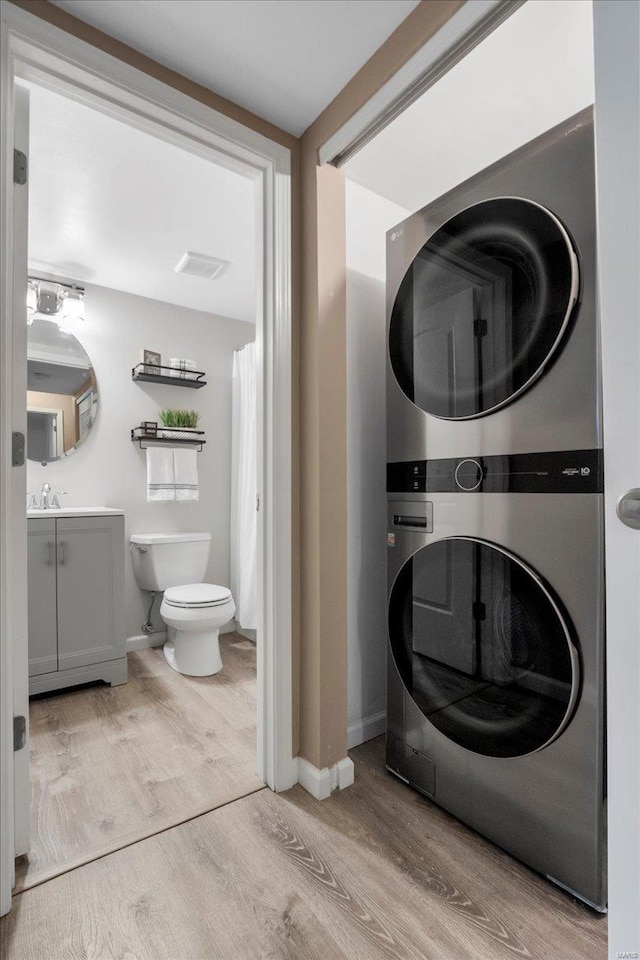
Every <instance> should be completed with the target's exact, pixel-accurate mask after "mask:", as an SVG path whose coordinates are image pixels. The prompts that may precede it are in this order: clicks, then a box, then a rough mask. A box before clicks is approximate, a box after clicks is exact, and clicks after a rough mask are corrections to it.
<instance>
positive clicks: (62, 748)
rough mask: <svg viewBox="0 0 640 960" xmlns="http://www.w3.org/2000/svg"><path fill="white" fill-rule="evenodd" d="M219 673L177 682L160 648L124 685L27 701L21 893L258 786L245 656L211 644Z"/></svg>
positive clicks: (138, 662)
mask: <svg viewBox="0 0 640 960" xmlns="http://www.w3.org/2000/svg"><path fill="white" fill-rule="evenodd" d="M220 647H221V653H222V661H223V668H222V670H221V671H220V673H218V674H216V675H215V676H213V677H186V676H183V675H182V674H179V673H176V672H175V671H174V670H171V668H170V667H169V666H168V664H167V663H166V662H165V659H164V656H163V653H162V648H161V647H159V648H154V649H151V650H140V651H137V652H135V653H131V654H129V657H128V661H129V682H128V683H126V684H124V685H123V686H118V687H108V686H93V687H88V688H85V689H82V690H71V691H69V692H67V693H63V694H59V695H51V696H47V697H46V698H43V699H35V700H32V701H31V705H30V720H31V788H32V797H31V810H32V849H31V852H30V854H29V856H28V858H27V857H22V858H21V859H20V860H19V861H18V867H19V871H18V889H25V888H27V887H30V886H33V885H34V884H36V883H41V882H42V881H43V880H45V879H47V878H49V877H51V876H55V875H56V874H58V873H60V872H62V871H64V870H66V869H69V867H70V866H75V865H78V864H80V863H85V862H88V861H89V860H93V859H95V858H96V857H99V856H103V855H104V854H105V853H108V852H110V851H113V850H116V849H118V848H119V847H122V846H124V845H125V844H128V843H132V842H135V841H137V840H141V839H142V838H143V837H148V836H151V835H152V834H154V833H157V832H158V831H159V830H164V829H166V828H167V827H169V826H173V825H175V824H178V823H181V822H183V821H185V820H188V819H190V818H191V817H194V816H196V815H198V814H201V813H204V812H205V811H208V810H212V809H214V808H215V807H218V806H220V805H221V804H224V803H228V802H229V801H230V800H235V799H237V798H238V797H241V796H244V795H246V794H248V793H250V792H252V791H254V790H259V789H261V788H262V787H264V784H263V783H262V781H261V780H260V779H259V777H258V775H257V773H256V699H255V696H256V694H255V685H256V658H255V646H254V645H253V644H252V643H250V642H249V641H248V640H246V639H245V638H244V637H242V636H240V635H239V634H224V635H223V636H221V637H220Z"/></svg>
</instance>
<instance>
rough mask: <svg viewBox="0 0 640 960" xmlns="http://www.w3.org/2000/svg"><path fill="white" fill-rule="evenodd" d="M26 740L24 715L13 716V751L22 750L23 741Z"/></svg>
mask: <svg viewBox="0 0 640 960" xmlns="http://www.w3.org/2000/svg"><path fill="white" fill-rule="evenodd" d="M26 742H27V718H26V717H14V718H13V749H14V752H15V751H17V750H22V748H23V747H24V745H25V743H26Z"/></svg>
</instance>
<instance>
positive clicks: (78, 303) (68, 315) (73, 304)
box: [61, 288, 85, 322]
mask: <svg viewBox="0 0 640 960" xmlns="http://www.w3.org/2000/svg"><path fill="white" fill-rule="evenodd" d="M61 314H62V320H63V321H65V320H70V321H72V322H73V321H74V320H80V321H82V320H84V319H85V315H84V291H82V290H76V289H75V288H74V289H73V290H66V291H65V292H64V293H63V294H62V310H61Z"/></svg>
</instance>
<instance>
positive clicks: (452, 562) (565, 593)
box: [387, 110, 606, 909]
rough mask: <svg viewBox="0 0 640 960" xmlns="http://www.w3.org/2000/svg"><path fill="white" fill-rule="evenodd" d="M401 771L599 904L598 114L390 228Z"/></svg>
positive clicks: (394, 634) (566, 126)
mask: <svg viewBox="0 0 640 960" xmlns="http://www.w3.org/2000/svg"><path fill="white" fill-rule="evenodd" d="M387 317H388V345H389V350H388V370H387V414H388V456H387V460H388V464H387V490H388V584H389V593H388V615H389V657H388V693H387V700H388V720H387V766H388V768H389V770H391V771H392V772H393V773H395V774H396V775H397V776H399V777H401V778H402V779H403V780H405V781H406V782H408V783H410V784H411V785H413V786H414V787H416V788H417V789H418V790H420V791H421V792H423V793H424V794H426V795H427V796H428V797H430V798H432V799H433V800H434V801H435V802H436V803H438V804H440V805H441V806H442V807H444V808H445V809H447V810H449V811H450V812H451V813H453V814H454V815H455V816H456V817H459V818H460V819H461V820H463V821H464V822H465V823H467V824H469V825H470V826H471V827H473V828H474V829H475V830H477V831H479V832H480V833H482V834H484V836H486V837H488V838H490V839H491V840H493V841H494V842H495V843H497V844H499V845H500V846H501V847H503V848H504V849H505V850H507V851H509V852H510V853H512V854H513V855H515V856H516V857H518V858H520V859H521V860H523V861H524V862H525V863H527V864H529V865H530V866H531V867H533V868H534V869H535V870H537V871H539V872H541V873H542V874H544V875H546V876H547V877H549V878H550V879H552V880H554V881H555V882H556V883H558V884H560V885H561V886H563V887H565V888H566V889H568V890H569V891H571V892H572V893H574V894H575V895H576V896H578V897H580V898H581V899H582V900H584V901H586V902H587V903H589V904H591V905H592V906H594V907H595V908H597V909H604V908H605V904H606V881H605V869H604V864H605V859H606V856H605V849H606V848H605V779H604V764H605V747H604V553H603V466H602V427H601V402H600V363H599V336H598V322H597V306H596V263H595V179H594V146H593V120H592V113H591V111H590V110H589V111H585V112H583V113H581V114H579V115H577V116H576V117H573V118H572V119H571V120H569V121H567V122H565V123H563V124H561V125H560V126H558V127H555V128H554V129H553V130H551V131H549V132H548V133H546V134H544V135H543V136H541V137H539V138H538V139H536V140H534V141H533V142H531V143H529V144H527V145H526V146H524V147H522V148H521V149H519V150H517V151H516V152H514V153H512V154H510V155H509V156H508V157H506V158H505V159H503V160H501V161H500V162H498V163H496V164H494V165H493V166H491V167H489V168H488V169H487V170H484V171H483V172H482V173H480V174H478V175H477V176H474V177H473V178H472V179H470V180H468V181H466V182H465V183H464V184H462V185H461V186H459V187H457V188H456V189H454V190H452V191H450V192H449V193H447V194H446V195H445V196H443V197H441V198H440V199H439V200H437V201H435V202H434V203H431V204H430V205H429V206H428V207H426V208H425V209H423V210H421V211H419V212H418V213H416V214H414V215H413V216H411V217H409V218H408V219H407V220H405V221H404V222H403V223H401V224H400V225H399V226H397V227H396V228H395V229H394V230H392V231H390V232H389V233H388V235H387Z"/></svg>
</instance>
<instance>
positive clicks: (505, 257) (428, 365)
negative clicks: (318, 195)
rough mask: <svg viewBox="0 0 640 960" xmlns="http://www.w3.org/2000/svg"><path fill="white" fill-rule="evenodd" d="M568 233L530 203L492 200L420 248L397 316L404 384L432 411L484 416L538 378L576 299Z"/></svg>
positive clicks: (396, 362)
mask: <svg viewBox="0 0 640 960" xmlns="http://www.w3.org/2000/svg"><path fill="white" fill-rule="evenodd" d="M578 287H579V271H578V261H577V258H576V255H575V253H574V251H573V247H572V245H571V241H570V239H569V235H568V234H567V231H566V230H565V228H564V227H563V225H562V224H561V223H560V221H559V220H558V219H557V217H555V216H554V215H553V214H552V213H550V212H549V211H548V210H546V209H545V208H544V207H541V206H540V205H539V204H537V203H533V202H532V201H530V200H522V199H518V198H515V197H505V198H500V199H496V200H486V201H484V202H482V203H477V204H475V205H474V206H472V207H469V208H467V209H466V210H463V211H462V212H461V213H458V214H456V216H455V217H452V219H451V220H449V221H447V223H445V224H444V225H443V226H442V227H440V229H439V230H437V231H436V232H435V233H434V234H433V236H432V237H431V238H430V239H429V240H428V241H427V243H425V245H424V246H423V247H422V249H421V250H420V252H419V253H418V255H417V256H416V258H415V260H414V261H413V263H412V264H411V266H410V267H409V270H408V272H407V273H406V275H405V277H404V279H403V281H402V284H401V285H400V289H399V291H398V295H397V297H396V301H395V304H394V306H393V311H392V314H391V325H390V331H389V351H390V357H391V365H392V367H393V371H394V373H395V376H396V379H397V381H398V384H399V385H400V387H401V389H402V390H403V392H404V393H405V394H406V395H407V397H408V398H409V399H410V400H411V401H412V402H413V403H415V404H416V405H417V406H418V407H420V408H421V409H422V410H424V411H425V412H426V413H431V414H434V416H437V417H442V418H444V419H448V420H466V419H470V418H473V417H480V416H483V415H484V414H487V413H490V412H491V411H493V410H497V409H498V408H499V407H502V406H504V405H505V404H507V403H509V402H510V401H511V400H513V399H514V398H515V397H517V396H518V395H519V394H520V393H522V391H523V390H526V389H527V387H529V386H530V385H531V384H532V383H533V382H534V381H535V380H536V379H537V377H539V376H540V374H541V373H542V371H543V369H544V366H545V365H546V363H547V362H548V361H549V359H550V358H551V356H552V355H553V353H554V351H555V350H556V348H557V347H558V346H559V343H560V340H561V338H562V335H563V333H564V331H565V329H566V327H567V324H568V323H569V319H570V317H571V313H572V310H573V308H574V306H575V304H576V302H577V297H578Z"/></svg>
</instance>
